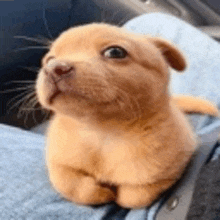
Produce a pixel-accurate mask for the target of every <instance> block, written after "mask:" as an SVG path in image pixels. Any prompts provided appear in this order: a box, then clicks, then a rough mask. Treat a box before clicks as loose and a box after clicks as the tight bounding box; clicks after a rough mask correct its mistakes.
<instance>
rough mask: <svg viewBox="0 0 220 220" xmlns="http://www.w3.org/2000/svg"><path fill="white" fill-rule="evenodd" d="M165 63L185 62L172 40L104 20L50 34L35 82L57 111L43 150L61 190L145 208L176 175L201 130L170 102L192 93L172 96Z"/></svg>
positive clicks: (91, 200) (77, 197)
mask: <svg viewBox="0 0 220 220" xmlns="http://www.w3.org/2000/svg"><path fill="white" fill-rule="evenodd" d="M169 66H170V67H172V68H174V69H176V70H179V71H182V70H184V69H185V66H186V63H185V59H184V57H183V55H182V54H181V53H180V52H179V50H178V49H177V48H176V47H175V46H173V45H172V44H170V43H168V42H167V41H165V40H163V39H160V38H153V37H146V36H142V35H137V34H133V33H128V32H126V31H125V30H123V29H121V28H118V27H114V26H110V25H106V24H91V25H85V26H81V27H76V28H71V29H69V30H67V31H66V32H64V33H62V34H61V35H60V36H59V37H58V38H57V39H56V40H55V41H54V42H53V43H52V45H51V47H50V51H49V52H48V54H47V55H46V56H45V57H44V59H43V62H42V68H41V71H40V73H39V76H38V79H37V84H36V90H37V95H38V99H39V101H40V103H41V104H42V105H43V106H44V107H45V108H48V109H50V110H52V111H54V113H55V115H54V118H53V119H52V120H51V123H50V127H49V130H48V142H47V148H46V160H47V166H48V169H49V175H50V180H51V182H52V184H53V186H54V187H55V189H57V190H58V191H59V192H60V193H61V194H62V195H63V196H64V197H65V198H67V199H69V200H71V201H73V202H76V203H80V204H101V203H106V202H110V201H116V203H117V204H119V205H120V206H122V207H129V208H140V207H144V206H149V205H150V204H151V203H152V202H153V201H154V200H155V199H157V198H158V197H159V195H160V194H161V193H162V192H164V191H165V190H166V189H168V188H169V187H170V186H172V185H173V184H174V183H175V182H176V181H177V179H178V178H180V176H181V174H182V173H183V171H184V168H185V167H186V165H187V164H188V162H189V160H190V158H191V156H192V154H193V152H194V150H195V146H196V140H195V137H194V134H193V131H192V129H191V128H190V125H189V124H188V122H187V121H186V119H185V117H184V115H183V113H182V112H181V111H180V110H179V109H178V108H177V107H176V106H175V104H174V103H175V102H176V103H177V104H178V105H180V106H181V108H182V109H183V110H184V111H187V107H186V105H188V104H189V103H188V102H187V100H188V99H186V100H185V99H184V98H183V99H184V100H183V102H182V103H181V98H180V99H178V98H175V99H174V100H171V98H170V95H169V91H168V83H169ZM202 105H204V106H205V107H204V109H206V107H207V106H209V107H210V108H211V109H209V110H208V113H211V114H216V112H217V110H216V108H215V107H214V106H212V105H211V104H210V105H209V103H208V102H205V101H204V103H203V104H202ZM202 105H201V106H202ZM199 106H200V105H199ZM191 110H192V109H191ZM195 110H198V111H201V112H203V109H200V107H199V109H197V108H195V109H194V110H193V111H195Z"/></svg>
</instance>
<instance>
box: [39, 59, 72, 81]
mask: <svg viewBox="0 0 220 220" xmlns="http://www.w3.org/2000/svg"><path fill="white" fill-rule="evenodd" d="M43 70H44V72H45V74H46V75H47V76H48V77H49V78H50V79H52V81H53V82H54V83H56V82H58V81H59V80H61V79H63V78H66V77H71V78H72V77H74V76H75V69H74V67H73V66H72V65H70V64H68V63H67V62H64V61H59V60H51V61H49V62H48V63H47V65H46V66H45V67H44V68H43Z"/></svg>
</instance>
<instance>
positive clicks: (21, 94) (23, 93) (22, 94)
mask: <svg viewBox="0 0 220 220" xmlns="http://www.w3.org/2000/svg"><path fill="white" fill-rule="evenodd" d="M29 92H30V91H29V90H27V91H24V92H22V93H20V94H18V95H16V96H15V97H14V98H12V99H10V100H9V102H8V103H7V106H8V105H10V104H11V103H12V102H13V101H14V100H16V99H17V98H20V97H21V96H24V95H25V94H27V93H29Z"/></svg>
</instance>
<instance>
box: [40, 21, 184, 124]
mask: <svg viewBox="0 0 220 220" xmlns="http://www.w3.org/2000/svg"><path fill="white" fill-rule="evenodd" d="M185 65H186V64H185V59H184V57H183V56H182V54H181V53H180V52H179V51H178V49H177V48H176V47H175V46H173V45H172V44H170V43H169V42H167V41H165V40H163V39H160V38H153V37H146V36H142V35H137V34H133V33H129V32H127V31H125V30H124V29H122V28H119V27H115V26H111V25H107V24H90V25H84V26H80V27H75V28H71V29H69V30H67V31H65V32H63V33H62V34H61V35H60V36H59V37H58V38H57V39H56V40H55V41H54V42H53V43H52V45H51V47H50V50H49V52H48V53H47V54H46V55H45V57H44V58H43V60H42V68H41V70H40V72H39V75H38V79H37V84H36V90H37V96H38V99H39V101H40V103H41V104H42V105H43V107H45V108H47V109H49V110H52V111H54V112H55V113H57V114H67V115H70V116H73V117H84V116H87V117H88V116H91V117H92V116H95V117H101V118H103V119H104V118H112V117H114V118H115V119H129V120H130V119H134V118H135V117H141V116H143V115H144V114H145V113H147V114H148V113H149V112H150V111H156V110H157V109H159V108H160V106H161V105H162V103H164V101H165V100H167V97H168V91H167V90H168V81H169V67H172V68H174V69H176V70H179V71H182V70H184V68H185Z"/></svg>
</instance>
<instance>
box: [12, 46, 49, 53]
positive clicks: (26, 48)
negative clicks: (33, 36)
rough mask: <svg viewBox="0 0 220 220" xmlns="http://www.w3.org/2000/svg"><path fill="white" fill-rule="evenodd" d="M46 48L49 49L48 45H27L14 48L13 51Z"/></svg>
mask: <svg viewBox="0 0 220 220" xmlns="http://www.w3.org/2000/svg"><path fill="white" fill-rule="evenodd" d="M38 49H40V50H48V49H50V48H49V47H48V46H29V47H22V48H19V49H15V50H14V52H19V51H25V50H38Z"/></svg>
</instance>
